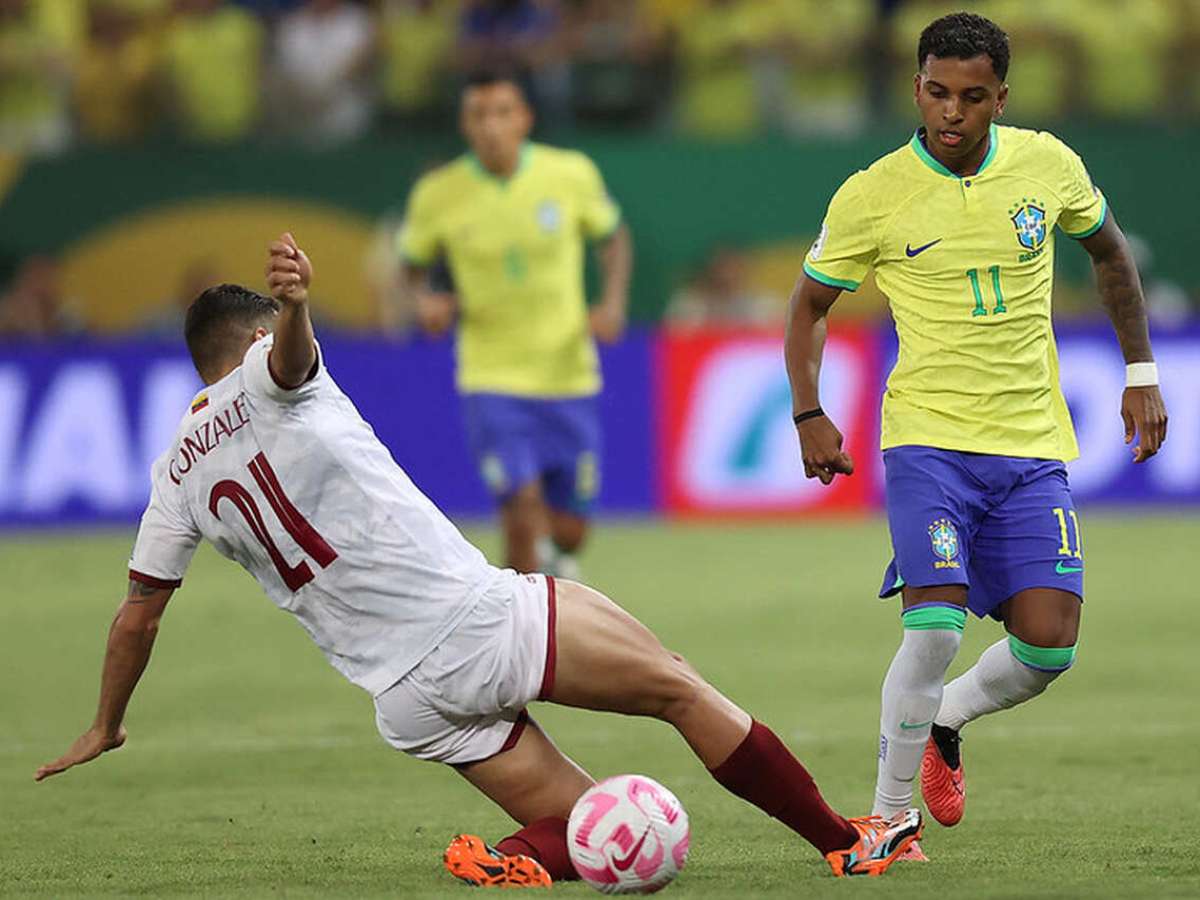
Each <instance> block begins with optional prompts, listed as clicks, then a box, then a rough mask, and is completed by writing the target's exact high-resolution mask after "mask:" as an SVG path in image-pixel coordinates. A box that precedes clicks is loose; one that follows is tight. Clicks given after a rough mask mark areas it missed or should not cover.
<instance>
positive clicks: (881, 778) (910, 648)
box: [873, 628, 962, 816]
mask: <svg viewBox="0 0 1200 900" xmlns="http://www.w3.org/2000/svg"><path fill="white" fill-rule="evenodd" d="M960 643H962V633H961V631H959V630H955V629H941V628H938V629H924V630H911V629H905V631H904V640H903V641H901V642H900V649H899V650H897V651H896V656H895V658H894V659H893V660H892V664H891V666H890V667H889V668H888V671H887V675H886V676H885V677H884V679H883V705H882V709H881V711H880V716H879V773H878V777H877V778H876V781H875V806H874V809H873V812H874V814H875V815H880V816H892V815H895V814H896V813H898V812H900V811H901V810H904V809H907V808H908V807H910V806H911V805H912V796H913V778H914V777H916V774H917V769H918V768H919V767H920V765H921V754H922V753H923V752H924V749H925V742H926V741H927V740H928V739H929V729H930V727H931V726H932V724H933V717H934V715H936V714H937V711H938V707H939V706H940V705H941V703H942V683H943V682H944V681H945V678H946V669H948V668H949V667H950V663H951V662H952V661H953V660H954V654H955V653H957V652H958V645H959V644H960Z"/></svg>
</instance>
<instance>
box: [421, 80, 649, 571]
mask: <svg viewBox="0 0 1200 900" xmlns="http://www.w3.org/2000/svg"><path fill="white" fill-rule="evenodd" d="M461 127H462V131H463V134H464V136H465V137H466V139H467V143H468V144H469V145H470V147H471V152H470V153H467V154H465V155H463V156H461V157H459V158H458V159H457V160H455V161H453V162H451V163H449V164H448V165H445V166H442V167H440V168H438V169H436V170H434V171H433V172H431V173H429V174H428V175H425V176H424V177H422V178H421V179H420V180H419V181H418V182H417V184H416V186H415V187H414V188H413V191H412V194H411V196H410V198H409V203H408V211H407V214H406V216H405V225H404V228H403V230H402V232H401V235H400V251H401V255H402V256H403V258H404V260H405V262H406V270H405V271H406V274H405V281H406V284H407V287H408V289H409V291H410V292H412V293H414V294H415V295H416V308H417V318H418V320H419V322H420V324H421V326H422V328H424V329H425V331H426V332H428V333H430V334H441V333H443V332H445V331H446V330H448V329H449V328H451V327H452V326H453V325H454V323H455V321H456V319H457V322H458V387H459V390H460V391H461V392H462V394H463V403H464V407H465V413H466V424H467V433H468V436H469V439H470V442H471V449H472V451H473V452H474V454H475V457H476V459H477V461H478V464H479V468H480V472H481V473H482V475H483V479H484V482H485V483H486V484H487V486H488V488H489V490H490V491H491V492H492V494H493V495H494V496H495V497H496V499H497V501H498V502H499V504H500V509H501V522H502V525H503V530H504V540H505V549H506V553H507V562H508V565H510V566H512V567H513V568H515V569H517V570H518V571H520V572H532V571H536V570H539V569H541V570H545V571H550V572H557V573H559V574H561V575H564V576H566V577H570V576H572V575H573V574H575V573H576V571H577V563H576V561H575V554H576V553H577V552H578V551H579V549H580V547H581V546H582V545H583V541H584V537H585V536H586V533H587V524H588V520H587V516H588V512H589V508H590V506H591V503H592V500H593V498H594V497H595V495H596V491H597V489H598V484H599V481H598V475H599V460H598V454H599V450H600V424H599V419H598V413H597V407H596V394H597V392H598V391H599V390H600V369H599V363H598V360H597V356H596V348H595V345H594V343H593V340H592V338H593V336H595V337H596V338H598V339H599V340H602V341H615V340H616V339H617V338H619V337H620V335H621V333H622V331H623V330H624V327H625V315H626V308H627V306H628V292H629V276H630V270H631V267H632V254H633V251H632V242H631V240H630V236H629V230H628V228H627V227H626V226H625V225H624V224H622V222H621V214H620V210H619V209H618V208H617V206H616V204H615V203H613V201H612V199H611V198H610V197H609V196H608V193H607V192H606V191H605V188H604V182H603V181H602V180H601V177H600V173H599V172H598V171H597V169H596V167H595V165H594V164H593V163H592V162H591V160H589V159H588V158H587V157H586V156H584V155H583V154H581V153H578V152H575V151H571V150H560V149H557V148H553V147H548V146H545V145H542V144H536V143H530V142H529V141H528V137H529V133H530V129H531V128H532V127H533V112H532V110H531V109H530V106H529V104H528V103H527V102H526V99H525V97H524V95H523V94H522V93H521V89H520V87H519V86H518V85H517V83H516V82H515V81H513V80H511V79H509V78H507V77H501V76H497V75H479V76H476V77H474V78H473V79H472V80H471V81H470V83H469V84H468V85H467V87H466V89H465V90H464V91H463V96H462V109H461ZM589 240H591V241H597V242H599V246H600V254H599V258H600V268H601V273H600V275H601V282H602V284H601V293H600V300H599V302H598V303H597V304H596V305H594V306H593V307H591V309H590V311H589V309H588V306H587V302H586V299H585V297H584V261H585V257H584V245H585V243H586V242H587V241H589ZM443 257H444V258H445V260H446V261H447V263H448V267H449V274H450V277H451V278H452V280H453V285H454V290H453V292H449V291H446V290H444V289H443V290H438V287H439V285H438V284H436V283H432V284H431V282H430V279H429V277H428V276H429V273H430V268H431V267H432V266H433V265H434V264H435V263H436V262H437V261H438V260H439V259H440V258H443ZM443 281H444V280H443ZM442 286H443V287H444V286H445V285H444V284H443V285H442ZM547 536H548V539H547Z"/></svg>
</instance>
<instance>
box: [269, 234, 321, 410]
mask: <svg viewBox="0 0 1200 900" xmlns="http://www.w3.org/2000/svg"><path fill="white" fill-rule="evenodd" d="M310 281H312V263H310V262H309V261H308V257H307V256H305V255H304V251H303V250H301V249H300V248H299V246H297V244H296V239H295V238H294V237H292V235H291V232H284V233H283V234H282V235H280V237H279V240H277V241H272V242H271V245H270V247H269V248H268V257H267V287H268V288H269V289H270V291H271V296H272V297H274V298H275V299H276V300H278V301H279V303H280V305H281V306H282V309H280V311H279V319H278V321H277V322H276V323H275V344H274V345H273V346H272V347H271V356H270V359H269V365H270V367H271V373H272V374H273V375H274V376H275V379H276V380H277V381H278V382H279V383H280V384H283V385H286V386H287V387H299V386H300V385H302V384H304V382H305V381H306V380H307V379H308V377H309V375H310V373H311V372H312V370H313V365H314V364H315V363H316V361H317V345H316V343H315V341H314V339H313V327H312V319H311V318H309V315H308V285H309V282H310Z"/></svg>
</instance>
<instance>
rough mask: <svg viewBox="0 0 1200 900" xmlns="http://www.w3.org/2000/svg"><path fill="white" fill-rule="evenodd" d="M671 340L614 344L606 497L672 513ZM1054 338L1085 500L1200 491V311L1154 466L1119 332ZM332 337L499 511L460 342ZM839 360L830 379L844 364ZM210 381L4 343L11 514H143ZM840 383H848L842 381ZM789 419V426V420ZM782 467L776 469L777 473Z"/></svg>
mask: <svg viewBox="0 0 1200 900" xmlns="http://www.w3.org/2000/svg"><path fill="white" fill-rule="evenodd" d="M719 340H720V339H719V338H718V342H719ZM669 343H670V342H666V341H661V340H660V338H659V336H658V335H657V334H655V333H653V332H648V331H635V332H633V333H631V334H630V335H629V336H627V337H626V338H625V340H623V341H622V342H621V343H620V344H618V345H616V346H614V347H606V348H603V350H602V362H603V367H604V376H605V384H606V387H605V391H604V393H603V395H602V400H601V416H602V422H603V429H604V436H605V437H604V441H605V446H604V453H603V461H602V468H601V479H602V488H601V498H600V511H601V512H609V513H642V514H646V513H656V512H663V511H668V512H669V511H670V509H671V506H670V503H669V502H668V499H669V498H668V496H667V495H668V491H667V490H666V489H665V488H664V485H668V484H671V483H674V482H675V481H678V480H679V479H678V478H677V477H676V476H677V475H678V474H679V473H674V474H672V472H671V471H667V470H668V469H672V468H673V467H684V468H687V469H688V471H690V470H691V469H692V468H695V464H696V461H695V460H690V459H688V458H686V457H687V453H684V452H682V451H681V452H680V453H675V454H666V453H663V452H662V447H661V446H660V444H661V443H662V434H663V433H664V429H663V428H662V421H663V419H664V418H665V417H666V413H665V409H664V407H665V405H667V404H668V403H672V404H674V405H675V406H676V407H679V408H692V407H696V408H697V409H699V408H701V407H703V404H699V405H697V404H696V403H691V402H690V398H679V397H674V398H672V397H667V396H666V395H667V394H668V393H669V392H670V391H676V392H678V391H691V390H692V389H693V388H692V386H691V385H693V384H697V385H702V384H703V383H705V382H704V380H703V379H693V380H681V381H679V383H678V384H675V383H673V382H672V383H668V382H664V381H663V375H662V372H661V371H660V370H661V369H662V368H663V360H664V358H665V350H664V347H665V346H666V345H668V344H669ZM1058 344H1059V356H1060V360H1061V375H1062V383H1063V389H1064V392H1065V393H1066V396H1067V400H1068V403H1069V404H1070V406H1071V412H1072V415H1073V417H1074V420H1075V425H1076V429H1077V431H1078V434H1079V442H1080V447H1081V450H1082V453H1081V456H1080V458H1079V459H1078V460H1076V461H1074V462H1072V463H1071V464H1070V471H1071V483H1072V488H1073V490H1074V492H1075V495H1076V498H1077V500H1078V501H1079V502H1080V503H1083V504H1087V503H1103V504H1114V505H1126V504H1145V505H1160V506H1162V505H1178V506H1185V505H1188V506H1198V505H1200V325H1197V326H1191V327H1189V328H1186V329H1182V330H1177V331H1172V332H1156V334H1155V352H1156V355H1157V358H1158V362H1159V368H1160V371H1161V374H1162V381H1163V393H1164V395H1165V397H1166V400H1167V404H1168V407H1169V410H1170V415H1171V423H1170V433H1169V440H1168V441H1167V443H1166V445H1165V446H1164V448H1163V451H1162V452H1161V453H1160V454H1159V456H1158V457H1157V458H1156V459H1154V460H1153V461H1152V462H1151V463H1149V464H1148V465H1141V466H1135V465H1133V464H1132V463H1131V462H1130V453H1129V449H1128V448H1127V447H1126V446H1125V444H1124V441H1123V439H1122V424H1121V418H1120V415H1119V410H1120V398H1121V391H1122V388H1123V386H1124V365H1123V361H1122V359H1121V356H1120V353H1119V350H1118V349H1117V346H1116V341H1115V340H1114V338H1113V336H1112V334H1111V331H1109V330H1108V329H1105V328H1102V327H1095V328H1090V327H1085V328H1078V327H1074V328H1064V329H1060V331H1059V336H1058ZM875 346H876V347H877V350H876V352H877V354H878V356H877V357H875V358H874V359H861V360H859V361H858V362H856V363H855V364H856V365H861V366H862V367H863V371H862V372H859V373H857V375H856V374H855V373H848V374H847V377H848V378H850V377H851V376H853V378H852V382H851V381H848V382H847V383H846V384H845V385H842V386H841V387H842V388H844V389H845V390H852V391H854V392H866V393H867V394H868V396H865V397H863V398H862V399H863V401H864V402H865V403H867V404H877V403H878V391H879V384H878V373H879V372H880V371H886V369H887V368H888V363H889V362H890V359H889V358H890V356H891V355H892V354H893V353H894V350H893V349H892V340H891V339H890V338H888V337H886V336H885V335H884V334H882V333H881V334H880V339H879V341H878V342H876V343H875ZM322 347H323V349H324V352H325V358H326V361H327V363H328V365H329V368H330V371H331V372H332V373H333V376H334V377H335V378H336V379H337V381H338V382H339V384H341V385H342V387H343V389H344V390H345V391H346V393H347V394H349V395H350V397H351V398H352V399H353V400H354V402H355V403H356V404H357V405H358V407H359V409H360V410H361V412H362V414H363V416H364V417H365V418H366V419H367V421H368V422H370V423H371V424H372V425H373V426H374V428H375V430H376V432H377V433H378V435H379V437H380V439H381V440H382V441H383V442H384V444H386V445H387V446H388V447H389V449H390V450H391V451H392V454H393V456H394V457H395V458H396V460H397V461H398V462H399V463H400V465H401V466H403V467H404V468H405V470H406V471H408V473H409V474H410V475H411V476H412V478H413V480H414V481H415V482H416V483H417V484H418V485H419V486H420V487H421V488H422V489H423V490H424V491H425V492H426V493H427V494H428V495H429V496H430V497H431V498H432V499H433V500H434V502H435V503H437V504H438V505H439V506H441V507H442V508H443V509H445V510H446V511H447V512H448V513H450V514H452V515H484V514H487V513H488V512H490V510H491V508H492V507H491V502H490V500H489V498H488V496H487V494H486V492H485V490H484V487H483V482H482V479H481V478H480V476H479V474H478V472H477V471H476V467H475V463H474V461H473V460H472V459H471V457H470V454H469V453H468V450H467V443H466V436H465V430H464V427H463V423H462V417H461V413H460V409H459V403H458V397H457V394H456V392H455V390H454V383H453V367H454V362H453V350H452V344H451V342H450V341H449V340H441V341H429V340H424V339H420V338H408V339H388V338H382V337H361V336H349V335H340V334H332V335H325V336H323V337H322ZM710 349H712V348H710ZM762 352H763V353H764V354H768V355H769V356H770V359H769V360H765V358H764V360H759V359H758V357H757V356H753V357H746V359H745V360H744V364H745V365H747V366H750V367H751V368H752V369H753V370H754V371H755V372H758V373H759V375H760V376H761V374H762V373H761V371H760V370H761V369H762V366H763V365H770V366H771V367H774V366H776V365H778V373H777V376H778V379H779V380H780V382H781V384H782V385H784V386H786V383H785V375H784V373H783V365H782V357H781V354H777V351H776V349H774V344H772V345H771V346H770V347H766V346H764V349H763V351H762ZM742 356H745V354H744V353H743V354H742V355H741V356H739V357H738V358H739V359H741V358H742ZM714 358H721V359H723V358H724V357H721V356H720V355H717V356H714ZM725 365H726V370H723V372H722V375H721V377H722V379H733V380H734V381H735V382H737V381H739V375H738V372H737V371H736V370H734V369H728V365H729V363H728V360H726V362H725ZM827 374H828V375H829V376H830V377H833V376H834V370H833V369H832V368H831V370H830V372H829V373H827ZM759 382H761V377H760V378H759ZM759 382H754V383H755V384H758V383H759ZM749 383H750V382H749V381H748V382H747V384H749ZM198 387H199V381H198V380H197V378H196V375H195V372H194V371H193V369H192V366H191V363H190V361H189V359H188V357H187V354H186V352H185V351H184V350H183V348H182V347H181V346H180V345H179V343H177V342H174V341H161V340H158V341H156V340H146V339H138V340H132V339H130V340H120V341H100V340H87V341H72V342H56V343H50V344H27V345H13V344H7V345H4V346H0V527H3V528H9V529H12V528H29V527H41V526H89V525H98V524H128V523H131V522H134V521H136V519H137V517H138V515H139V514H140V513H141V510H142V508H143V506H144V504H145V501H146V497H147V494H148V490H149V482H148V472H149V467H150V463H151V461H152V460H153V459H154V458H155V457H156V456H157V455H158V454H159V453H161V452H162V450H163V449H164V448H165V447H166V446H167V444H168V443H169V442H170V440H171V437H172V435H173V434H174V431H175V428H176V426H177V424H178V422H179V419H180V416H181V415H182V414H183V412H184V410H186V409H187V406H188V403H189V401H190V400H191V398H192V396H193V394H194V393H195V391H196V390H197V389H198ZM827 387H828V388H829V389H830V390H831V391H835V392H836V389H838V387H839V386H838V385H833V384H829V385H827ZM697 389H698V388H697ZM870 395H874V396H870ZM851 399H853V398H851ZM847 402H849V401H847ZM704 408H707V407H704ZM724 418H725V417H718V419H717V420H706V421H700V422H697V423H693V424H694V425H695V426H696V427H702V428H704V429H718V430H719V429H721V428H723V427H726V426H727V425H728V422H726V421H725V420H724ZM784 424H785V425H786V426H787V427H786V428H785V429H784V430H785V431H787V430H789V429H790V424H789V423H784ZM781 440H784V441H785V443H786V442H790V440H792V437H791V436H788V435H783V437H781ZM701 443H702V444H703V442H701ZM710 443H711V442H710ZM864 443H865V439H864ZM687 446H690V444H689V445H685V446H684V448H683V449H685V450H686V447H687ZM781 446H782V445H781ZM864 449H865V448H864ZM781 452H790V451H784V450H781ZM773 459H774V456H773V455H771V454H764V455H763V457H762V460H763V461H762V462H761V464H762V465H764V466H768V465H777V464H778V461H777V460H776V462H775V463H772V462H771V460H773ZM742 462H743V463H745V461H744V460H743V461H742ZM768 475H769V473H768V472H764V473H763V478H766V477H767V476H768ZM763 478H758V477H754V473H745V472H741V471H740V470H739V479H738V483H742V482H744V483H745V484H746V485H749V486H750V487H747V490H748V491H751V493H749V494H747V496H746V498H744V502H741V501H739V500H738V498H737V497H728V496H725V495H724V494H723V495H722V503H723V504H724V506H722V507H720V508H717V507H714V509H713V510H712V512H713V513H715V514H720V513H721V511H722V509H725V508H727V507H736V508H741V509H743V511H745V510H752V509H753V508H754V504H756V503H759V502H761V500H762V498H761V496H760V494H762V484H761V483H760V482H762V481H763ZM734 487H736V484H734V486H733V487H730V488H729V490H733V489H734ZM753 491H757V492H758V493H753ZM862 498H863V499H862V500H861V501H859V502H860V504H865V506H866V507H867V508H871V507H874V506H877V505H878V504H879V502H880V495H879V491H878V486H877V485H876V487H875V489H874V490H868V491H864V492H862ZM697 502H698V503H699V501H697ZM702 505H703V504H702V503H701V504H700V506H702ZM692 512H694V513H695V512H698V513H701V514H703V513H704V509H701V508H700V507H699V506H697V507H696V508H694V509H693V510H692Z"/></svg>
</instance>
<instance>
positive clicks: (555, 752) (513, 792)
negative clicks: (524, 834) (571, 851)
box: [455, 722, 594, 825]
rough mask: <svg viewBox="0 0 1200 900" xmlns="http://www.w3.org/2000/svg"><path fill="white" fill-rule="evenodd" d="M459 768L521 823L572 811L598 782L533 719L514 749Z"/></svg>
mask: <svg viewBox="0 0 1200 900" xmlns="http://www.w3.org/2000/svg"><path fill="white" fill-rule="evenodd" d="M455 768H456V769H457V770H458V772H459V773H460V774H461V775H462V776H463V777H464V778H466V779H467V781H469V782H471V784H473V785H474V786H475V787H477V788H478V789H479V790H480V791H482V792H483V793H484V794H486V795H487V796H488V797H489V798H491V799H492V800H493V801H494V802H495V803H496V804H498V805H499V806H500V807H501V808H502V809H503V810H504V811H505V812H507V813H508V814H509V815H510V816H512V817H513V818H514V819H516V820H517V821H518V822H520V823H521V824H522V825H528V824H529V823H530V822H535V821H537V820H538V819H543V818H545V817H547V816H558V817H562V818H567V817H569V816H570V814H571V807H572V806H574V805H575V801H576V800H578V799H579V797H580V795H581V794H582V793H583V792H584V791H586V790H587V789H588V788H589V787H591V786H592V784H594V781H593V779H592V777H591V776H590V775H588V773H587V772H585V771H584V770H583V769H582V768H581V767H580V766H578V765H576V764H575V762H573V761H572V760H571V759H569V758H568V757H567V756H566V755H565V754H564V753H563V752H562V751H561V750H559V749H558V747H556V746H555V745H554V743H553V741H551V740H550V738H549V737H547V736H546V734H545V733H544V732H543V731H542V730H541V729H540V728H539V727H538V726H537V725H536V724H534V723H533V722H530V723H529V724H528V727H526V728H525V729H524V731H522V732H521V735H520V737H519V738H518V739H517V741H516V744H515V745H514V746H513V747H512V748H511V749H509V750H506V751H504V752H503V753H499V754H497V755H495V756H493V757H491V758H489V759H485V760H481V761H479V762H473V763H469V764H466V765H459V766H455Z"/></svg>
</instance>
